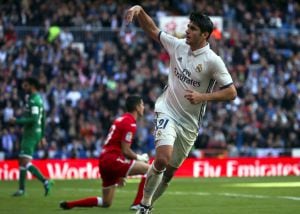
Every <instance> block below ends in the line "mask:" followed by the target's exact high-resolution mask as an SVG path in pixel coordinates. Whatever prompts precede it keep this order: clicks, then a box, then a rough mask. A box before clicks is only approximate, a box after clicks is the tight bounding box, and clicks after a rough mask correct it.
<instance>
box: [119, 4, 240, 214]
mask: <svg viewBox="0 0 300 214" xmlns="http://www.w3.org/2000/svg"><path fill="white" fill-rule="evenodd" d="M134 18H136V19H137V20H138V22H139V25H140V27H141V28H142V29H143V30H144V32H145V33H146V34H147V35H148V36H150V37H151V38H152V39H154V40H155V41H157V42H159V43H160V44H161V45H162V46H163V47H164V48H165V49H166V50H167V52H168V53H169V56H170V73H169V76H168V85H167V87H166V89H165V91H164V92H163V93H162V94H161V95H160V97H159V98H158V99H157V101H156V103H155V112H156V116H157V118H156V119H157V124H156V130H155V145H156V156H155V160H154V161H153V164H152V165H151V167H150V168H149V170H148V172H147V179H146V185H145V188H144V196H143V199H142V203H141V209H140V210H139V211H138V212H137V213H151V206H152V205H153V203H154V201H155V200H156V199H157V198H158V197H160V196H161V195H162V194H163V192H164V191H165V190H166V188H167V186H168V184H169V182H170V180H171V179H172V177H173V175H174V173H175V171H176V170H177V169H178V168H179V167H180V165H181V164H182V162H183V161H184V160H185V158H186V157H187V155H188V154H189V152H190V150H191V148H192V146H193V144H194V141H195V139H196V138H197V135H198V129H199V126H200V124H201V121H202V118H203V116H204V112H205V108H206V104H207V102H208V101H226V100H233V99H234V98H235V97H236V95H237V92H236V88H235V86H234V85H233V81H232V78H231V76H230V74H229V72H228V70H227V68H226V66H225V64H224V62H223V60H222V59H221V58H220V57H219V56H217V55H216V54H215V53H214V52H213V51H212V50H211V49H210V46H209V43H208V39H209V37H210V34H211V32H212V30H213V23H212V21H211V20H210V18H209V17H208V16H206V15H204V14H201V13H199V12H192V13H191V14H190V17H189V18H190V22H189V23H188V25H187V30H186V32H185V33H186V38H184V39H178V38H176V37H174V36H172V35H169V34H167V33H165V32H162V31H160V30H159V29H158V27H157V26H156V25H155V23H154V21H153V20H152V18H151V17H150V16H149V15H148V14H147V13H146V12H145V11H144V9H143V8H142V7H141V6H139V5H136V6H133V7H131V8H130V9H129V10H128V11H126V14H125V20H126V21H127V23H130V22H132V21H133V19H134ZM216 82H217V83H218V85H219V87H220V88H219V90H217V91H213V87H214V85H215V83H216Z"/></svg>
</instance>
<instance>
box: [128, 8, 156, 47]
mask: <svg viewBox="0 0 300 214" xmlns="http://www.w3.org/2000/svg"><path fill="white" fill-rule="evenodd" d="M134 17H137V20H138V22H139V25H140V27H141V28H142V29H143V30H144V31H145V33H146V34H148V36H150V37H151V38H152V39H154V40H155V41H157V42H159V39H158V33H159V31H160V30H159V28H158V27H157V26H156V25H155V23H154V21H153V19H152V18H151V17H150V16H149V15H148V14H147V13H146V12H145V11H144V9H143V8H142V7H141V6H139V5H136V6H133V7H131V8H130V9H129V10H127V11H126V14H125V20H126V21H127V23H130V22H132V20H133V18H134Z"/></svg>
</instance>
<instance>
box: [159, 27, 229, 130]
mask: <svg viewBox="0 0 300 214" xmlns="http://www.w3.org/2000/svg"><path fill="white" fill-rule="evenodd" d="M159 39H160V42H161V44H162V45H163V46H164V48H165V49H166V50H167V51H168V53H169V55H170V72H169V76H168V85H167V87H166V89H165V91H164V92H163V94H162V95H160V97H159V98H158V99H157V101H156V104H155V112H163V113H165V114H168V115H169V116H170V117H172V118H173V119H174V120H175V121H176V122H178V123H179V124H181V125H182V126H183V127H185V128H186V129H188V130H190V131H197V130H198V127H199V125H200V123H201V120H202V117H203V116H204V113H205V109H206V102H203V103H199V104H191V103H190V102H189V101H188V100H187V99H186V98H185V97H184V95H185V90H187V89H189V90H194V91H198V92H201V93H208V92H211V91H212V89H213V87H214V85H215V83H216V82H218V85H219V86H220V87H221V88H223V87H224V88H225V87H228V86H229V85H231V84H232V78H231V76H230V74H229V72H228V70H227V68H226V66H225V64H224V62H223V60H222V59H221V58H220V57H219V56H218V55H216V54H215V52H214V51H213V50H211V49H210V46H209V44H207V45H206V46H205V47H203V48H201V49H198V50H195V51H192V50H191V48H190V46H189V45H187V44H186V43H185V39H178V38H176V37H174V36H171V35H169V34H167V33H164V32H160V34H159Z"/></svg>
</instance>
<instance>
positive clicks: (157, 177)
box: [142, 163, 165, 206]
mask: <svg viewBox="0 0 300 214" xmlns="http://www.w3.org/2000/svg"><path fill="white" fill-rule="evenodd" d="M164 171H165V170H161V171H159V170H157V169H155V167H154V163H152V165H151V167H150V168H149V169H148V172H147V178H146V183H145V187H144V195H143V199H142V204H143V205H146V206H150V205H151V200H152V196H153V194H154V192H155V190H156V188H157V186H158V184H159V183H160V181H161V179H162V175H163V172H164Z"/></svg>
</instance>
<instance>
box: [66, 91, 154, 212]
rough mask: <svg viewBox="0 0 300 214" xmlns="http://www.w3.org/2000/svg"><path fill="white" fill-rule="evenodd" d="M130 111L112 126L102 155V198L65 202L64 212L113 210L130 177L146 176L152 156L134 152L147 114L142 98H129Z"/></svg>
mask: <svg viewBox="0 0 300 214" xmlns="http://www.w3.org/2000/svg"><path fill="white" fill-rule="evenodd" d="M126 108H127V112H126V113H124V114H123V115H122V116H121V117H118V118H117V119H115V121H114V122H113V124H112V126H111V127H110V130H109V133H108V135H107V138H106V141H105V143H104V146H103V149H102V152H101V155H100V157H99V172H100V174H101V179H102V197H98V196H95V197H89V198H84V199H79V200H75V201H63V202H61V203H60V207H61V208H62V209H71V208H74V207H93V206H99V207H110V206H111V204H112V201H113V198H114V194H115V189H116V187H118V186H124V184H125V178H126V177H127V176H128V175H144V174H145V173H146V172H147V170H148V168H149V164H148V160H149V157H148V154H142V155H139V154H136V153H135V152H134V151H133V150H132V149H131V144H132V140H133V138H134V135H135V133H136V129H137V127H136V120H137V119H138V118H139V117H141V116H143V114H144V103H143V100H142V98H141V97H139V96H136V95H131V96H129V97H128V98H127V99H126ZM144 183H145V177H144V176H143V178H142V180H141V183H140V185H139V189H138V192H137V195H136V198H135V200H134V202H133V204H132V206H131V209H134V208H137V206H136V205H138V204H139V203H140V201H141V199H142V196H143V187H144Z"/></svg>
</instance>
